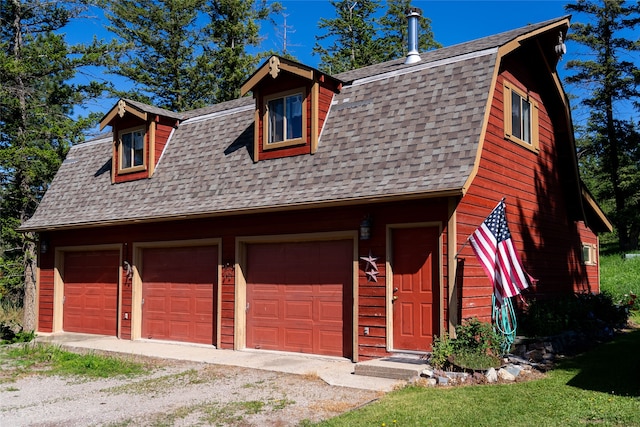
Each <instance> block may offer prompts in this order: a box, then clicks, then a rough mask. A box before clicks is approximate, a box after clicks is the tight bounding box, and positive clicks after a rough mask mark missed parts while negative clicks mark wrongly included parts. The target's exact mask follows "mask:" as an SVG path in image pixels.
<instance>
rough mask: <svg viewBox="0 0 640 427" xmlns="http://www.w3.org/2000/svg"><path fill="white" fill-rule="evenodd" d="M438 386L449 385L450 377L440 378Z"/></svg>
mask: <svg viewBox="0 0 640 427" xmlns="http://www.w3.org/2000/svg"><path fill="white" fill-rule="evenodd" d="M438 384H439V385H449V378H448V377H438Z"/></svg>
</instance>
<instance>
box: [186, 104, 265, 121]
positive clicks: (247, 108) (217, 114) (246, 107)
mask: <svg viewBox="0 0 640 427" xmlns="http://www.w3.org/2000/svg"><path fill="white" fill-rule="evenodd" d="M255 108H256V106H255V104H249V105H243V106H242V107H236V108H231V109H230V110H222V111H216V112H215V113H209V114H205V115H204V116H197V117H192V118H190V119H187V120H185V121H183V122H182V123H181V125H187V124H191V123H198V122H201V121H204V120H210V119H216V118H218V117H224V116H228V115H230V114H237V113H242V112H245V111H251V110H254V109H255Z"/></svg>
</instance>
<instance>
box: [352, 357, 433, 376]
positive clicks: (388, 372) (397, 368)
mask: <svg viewBox="0 0 640 427" xmlns="http://www.w3.org/2000/svg"><path fill="white" fill-rule="evenodd" d="M429 366H430V365H429V364H428V363H427V361H426V360H423V359H421V358H420V357H419V356H414V355H393V356H389V357H384V358H381V359H373V360H367V361H365V362H358V363H356V365H355V367H354V371H353V373H354V375H364V376H368V377H377V378H390V379H394V380H410V379H411V378H414V377H416V376H419V375H420V373H421V372H422V371H423V370H424V369H426V368H428V367H429Z"/></svg>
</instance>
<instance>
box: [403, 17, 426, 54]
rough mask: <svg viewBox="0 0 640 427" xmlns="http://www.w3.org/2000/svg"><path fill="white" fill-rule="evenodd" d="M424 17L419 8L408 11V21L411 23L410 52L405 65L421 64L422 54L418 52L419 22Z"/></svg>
mask: <svg viewBox="0 0 640 427" xmlns="http://www.w3.org/2000/svg"><path fill="white" fill-rule="evenodd" d="M420 16H422V11H421V10H420V9H418V8H417V7H411V8H409V9H407V20H408V21H409V22H408V24H409V37H408V42H409V52H408V53H407V59H405V61H404V63H405V64H415V63H416V62H420V61H421V60H422V58H420V52H418V21H419V19H420Z"/></svg>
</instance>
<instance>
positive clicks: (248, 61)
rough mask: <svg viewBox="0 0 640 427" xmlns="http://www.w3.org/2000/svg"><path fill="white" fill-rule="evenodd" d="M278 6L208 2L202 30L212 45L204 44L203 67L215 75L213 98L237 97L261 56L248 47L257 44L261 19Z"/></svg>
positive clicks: (262, 0) (244, 0) (242, 0)
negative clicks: (205, 53) (249, 51)
mask: <svg viewBox="0 0 640 427" xmlns="http://www.w3.org/2000/svg"><path fill="white" fill-rule="evenodd" d="M279 10H280V5H279V4H278V3H274V4H272V5H271V7H267V2H266V0H259V1H256V0H216V1H211V2H209V4H208V5H207V8H206V11H207V14H208V16H209V23H208V25H207V26H206V28H205V33H206V34H208V35H209V38H210V40H211V42H212V43H211V45H208V46H205V50H206V52H207V55H205V56H204V57H203V59H205V63H202V64H201V66H202V67H206V68H207V69H208V70H209V71H210V73H212V74H213V75H214V76H215V82H216V88H215V99H216V101H217V102H221V101H228V100H230V99H235V98H237V97H238V96H240V86H241V85H242V83H243V82H244V81H245V80H246V79H247V78H248V77H249V75H251V73H252V72H253V70H254V69H255V67H256V65H257V63H258V61H259V60H260V58H261V57H263V56H265V55H268V54H263V55H251V54H249V53H248V52H247V48H248V47H256V46H259V45H260V42H261V39H260V25H259V23H260V21H265V20H267V19H268V18H269V16H270V14H271V13H277V12H278V11H279Z"/></svg>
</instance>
